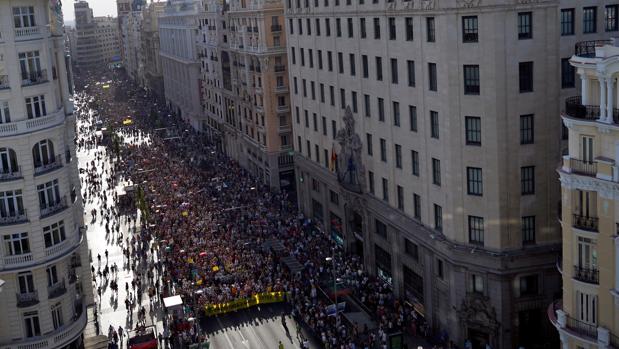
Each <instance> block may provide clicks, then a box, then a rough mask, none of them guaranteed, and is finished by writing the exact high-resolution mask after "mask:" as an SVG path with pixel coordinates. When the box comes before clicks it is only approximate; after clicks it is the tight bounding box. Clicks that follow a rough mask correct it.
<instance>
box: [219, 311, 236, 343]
mask: <svg viewBox="0 0 619 349" xmlns="http://www.w3.org/2000/svg"><path fill="white" fill-rule="evenodd" d="M217 323H218V324H219V327H220V328H221V330H222V332H223V333H224V337H226V341H227V342H228V345H229V346H230V348H232V349H234V345H232V341H231V340H230V337H228V332H227V331H226V330H225V329H224V325H223V324H222V323H221V320H220V319H219V317H217Z"/></svg>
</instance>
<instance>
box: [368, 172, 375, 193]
mask: <svg viewBox="0 0 619 349" xmlns="http://www.w3.org/2000/svg"><path fill="white" fill-rule="evenodd" d="M368 187H369V192H370V194H372V195H374V172H372V171H368Z"/></svg>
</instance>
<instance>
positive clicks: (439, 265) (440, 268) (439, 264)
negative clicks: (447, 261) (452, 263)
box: [436, 259, 445, 280]
mask: <svg viewBox="0 0 619 349" xmlns="http://www.w3.org/2000/svg"><path fill="white" fill-rule="evenodd" d="M436 275H437V276H438V277H439V279H441V280H442V279H444V278H445V265H444V264H443V261H442V260H441V259H436Z"/></svg>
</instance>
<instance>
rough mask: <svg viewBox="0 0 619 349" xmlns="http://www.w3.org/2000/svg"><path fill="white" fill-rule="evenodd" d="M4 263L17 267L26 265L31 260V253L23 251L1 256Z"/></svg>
mask: <svg viewBox="0 0 619 349" xmlns="http://www.w3.org/2000/svg"><path fill="white" fill-rule="evenodd" d="M3 262H4V265H8V266H11V267H19V266H22V265H24V266H25V265H28V264H30V263H31V262H32V253H23V254H17V255H13V256H6V257H4V258H3Z"/></svg>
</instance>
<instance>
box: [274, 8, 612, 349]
mask: <svg viewBox="0 0 619 349" xmlns="http://www.w3.org/2000/svg"><path fill="white" fill-rule="evenodd" d="M609 3H610V2H609ZM605 6H606V2H604V1H587V2H586V4H583V2H581V1H557V0H540V1H498V0H496V1H483V2H482V1H434V0H420V1H402V0H393V1H380V0H357V1H354V2H353V1H352V0H286V1H285V8H286V23H285V24H286V31H287V33H286V35H287V38H288V39H287V41H288V43H287V44H288V67H289V80H290V86H291V87H290V88H291V94H290V96H291V101H292V103H291V106H292V114H293V115H292V118H293V129H294V140H293V144H294V147H295V160H294V162H295V173H296V181H297V194H298V202H299V206H300V209H302V210H303V212H304V213H305V214H307V215H309V216H311V217H313V218H314V219H315V221H317V222H318V224H319V225H320V226H322V228H323V229H324V230H325V231H326V232H328V233H329V234H331V235H332V236H333V238H334V240H335V241H337V242H338V243H340V244H342V245H343V246H344V247H345V248H346V249H347V251H349V252H353V253H356V254H357V255H359V256H361V257H362V258H363V260H364V263H365V266H366V268H368V270H369V271H370V272H372V273H373V274H374V275H376V276H378V277H380V278H382V279H383V280H385V281H386V282H388V283H390V284H392V286H393V287H394V290H395V291H396V293H397V294H398V295H400V296H401V297H403V298H405V299H407V300H408V301H409V302H411V303H412V304H413V305H414V306H415V307H416V309H417V310H418V312H419V314H420V315H421V316H423V317H425V319H426V320H428V321H429V323H430V324H431V325H432V327H433V329H434V330H436V331H445V333H447V335H448V336H449V338H451V339H453V340H454V342H456V343H463V342H464V341H465V339H469V340H470V341H471V342H472V344H473V347H475V348H484V347H485V345H486V344H490V345H491V347H493V348H516V347H518V346H524V347H526V348H530V347H535V346H539V347H548V346H551V345H553V341H556V334H553V333H556V332H555V330H554V329H553V326H552V325H551V323H550V322H549V321H546V320H545V316H544V314H545V312H546V310H547V305H548V304H549V303H550V302H551V301H552V300H553V299H556V298H559V297H560V285H561V275H560V274H559V273H558V271H557V269H556V260H557V256H558V255H559V254H560V251H561V234H560V226H559V222H558V219H557V207H558V203H559V200H560V198H561V196H560V186H559V182H558V181H557V173H556V167H557V164H558V162H559V160H560V155H561V150H562V147H564V146H565V145H566V144H567V143H565V142H564V141H563V140H562V138H567V137H566V132H564V131H563V130H562V126H561V120H560V118H557V117H556V115H557V113H559V110H560V101H561V100H562V99H564V98H565V97H567V96H569V95H573V94H574V93H575V87H576V86H577V85H576V84H574V83H572V82H573V81H574V70H573V69H571V68H570V67H569V64H568V65H566V64H565V62H566V61H565V60H564V58H568V59H569V57H571V55H572V54H573V50H574V44H575V43H576V42H578V41H581V40H594V39H599V38H605V37H609V36H610V35H612V33H611V32H607V31H605V30H603V29H602V28H604V26H605V25H606V23H607V22H609V21H615V20H616V15H612V12H611V13H608V12H605V11H607V10H606V7H605ZM589 8H595V9H596V10H595V11H596V12H595V14H592V11H593V10H590V9H589ZM612 8H614V7H612ZM570 23H571V24H570ZM570 25H571V26H572V27H573V28H572V29H573V30H572V31H571V32H569V33H568V31H564V30H567V29H566V28H567V27H568V26H570ZM581 25H582V26H584V27H586V28H581ZM591 26H595V27H596V28H598V29H597V30H594V29H593V28H590V27H591Z"/></svg>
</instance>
